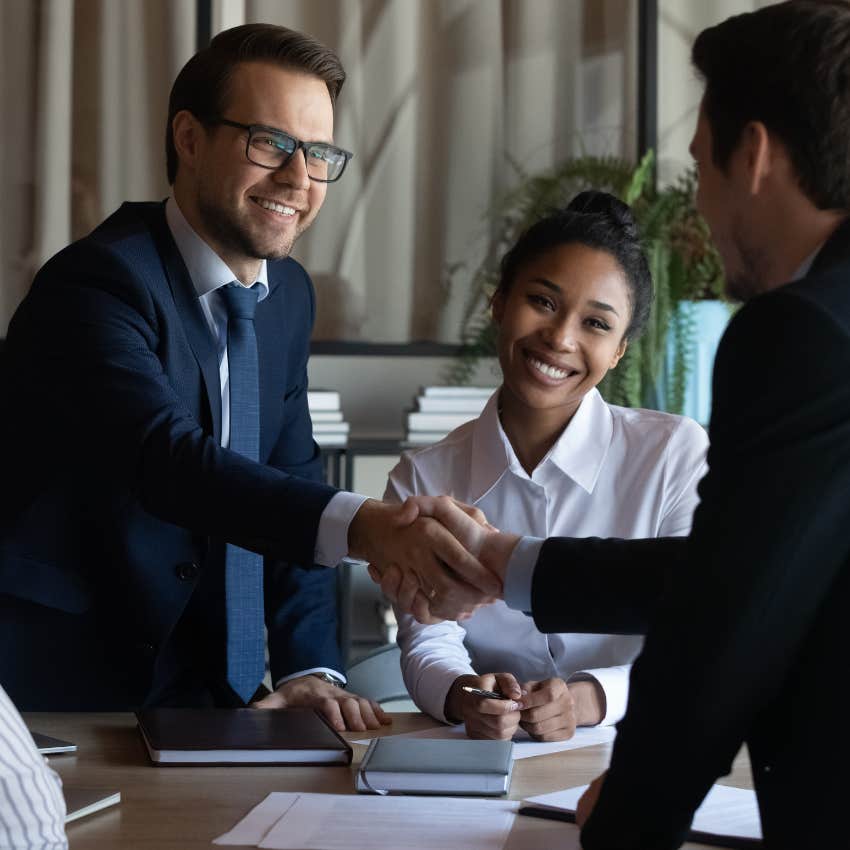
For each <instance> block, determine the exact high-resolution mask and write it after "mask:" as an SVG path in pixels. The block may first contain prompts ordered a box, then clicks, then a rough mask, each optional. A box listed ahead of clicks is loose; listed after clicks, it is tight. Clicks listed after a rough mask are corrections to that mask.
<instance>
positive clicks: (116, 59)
mask: <svg viewBox="0 0 850 850" xmlns="http://www.w3.org/2000/svg"><path fill="white" fill-rule="evenodd" d="M0 38H2V50H3V55H2V57H0V108H2V111H3V115H4V118H5V120H4V132H3V146H2V154H0V156H2V160H0V162H2V165H1V166H0V176H2V186H3V200H2V217H0V270H2V271H0V274H2V278H0V336H2V335H3V334H4V333H5V329H6V326H7V323H8V320H9V318H10V317H11V315H12V313H13V311H14V309H15V307H16V306H17V304H18V303H19V301H20V299H21V298H22V297H23V295H24V294H25V292H26V290H27V289H28V288H29V285H30V282H31V280H32V275H33V273H34V271H35V270H36V269H37V268H38V266H40V265H41V264H42V263H43V262H44V261H45V260H46V259H47V258H48V257H49V256H51V255H52V254H54V253H55V252H56V251H58V250H60V249H61V248H62V247H63V246H65V245H67V244H68V242H70V241H71V240H72V239H74V238H76V237H78V236H81V235H83V234H84V233H86V232H88V231H89V230H90V229H91V228H92V227H93V226H94V225H96V224H97V223H98V222H99V221H100V220H101V219H103V218H104V217H105V216H106V215H108V214H109V213H110V212H111V211H113V210H114V209H115V208H116V207H117V206H118V205H119V204H120V203H121V202H122V201H124V200H149V199H156V198H161V197H164V196H165V195H166V194H167V193H168V184H167V181H166V179H165V154H164V152H163V138H164V131H165V130H164V128H165V118H166V109H167V102H168V91H169V89H170V87H171V82H172V80H173V78H174V75H175V74H176V72H177V70H178V69H179V68H180V67H181V66H182V65H183V63H184V62H185V61H186V60H187V59H188V58H189V57H190V56H191V55H192V53H193V52H194V49H195V0H37V2H36V0H2V2H0Z"/></svg>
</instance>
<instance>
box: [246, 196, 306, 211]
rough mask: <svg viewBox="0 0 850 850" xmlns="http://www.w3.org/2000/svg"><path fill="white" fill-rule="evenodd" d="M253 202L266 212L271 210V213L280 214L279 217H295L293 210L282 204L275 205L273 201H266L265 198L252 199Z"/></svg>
mask: <svg viewBox="0 0 850 850" xmlns="http://www.w3.org/2000/svg"><path fill="white" fill-rule="evenodd" d="M254 200H255V201H256V202H257V203H258V204H259V205H260V206H261V207H262V208H263V209H266V210H271V211H272V212H276V213H280V214H281V215H295V212H296V211H295V210H294V209H293V208H292V207H285V206H284V205H283V204H278V203H275V202H274V201H267V200H266V199H265V198H254Z"/></svg>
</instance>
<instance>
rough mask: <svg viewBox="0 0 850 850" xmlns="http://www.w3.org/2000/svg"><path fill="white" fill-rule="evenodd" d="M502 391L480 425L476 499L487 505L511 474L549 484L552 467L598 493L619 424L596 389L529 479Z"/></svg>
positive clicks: (473, 476) (475, 442)
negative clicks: (502, 405)
mask: <svg viewBox="0 0 850 850" xmlns="http://www.w3.org/2000/svg"><path fill="white" fill-rule="evenodd" d="M499 392H500V390H497V391H496V392H495V393H494V394H493V395H492V396H490V399H489V400H488V402H487V404H486V405H485V407H484V410H483V411H482V413H481V416H480V417H479V418H478V419H477V420H476V421H475V424H474V432H473V436H472V463H471V469H470V488H471V493H470V495H471V496H472V498H473V499H474V502H478V501H479V500H480V499H482V498H483V497H484V496H485V495H486V494H487V493H488V492H489V491H490V490H491V489H492V488H493V487H494V486H495V485H496V484H497V483H498V481H499V480H500V479H501V477H502V476H503V475H504V474H505V472H507V471H508V470H510V471H511V472H513V473H514V474H515V475H518V476H519V477H520V478H530V479H531V480H532V481H537V482H538V483H541V484H544V485H545V484H546V483H547V482H546V480H545V479H546V478H548V477H549V475H550V474H551V472H552V471H554V470H552V469H551V468H552V467H555V469H556V470H558V471H559V472H560V473H563V474H564V475H566V476H567V477H569V478H570V479H572V480H573V481H574V482H575V483H576V484H578V485H579V487H581V488H582V489H583V490H585V491H586V492H587V493H592V492H593V488H594V487H595V486H596V481H597V479H598V478H599V473H600V471H601V469H602V466H603V464H604V463H605V457H606V455H607V453H608V447H609V446H610V444H611V437H612V435H613V433H614V423H613V419H612V416H611V411H610V409H609V408H608V405H607V404H605V402H604V401H603V399H602V396H601V395H599V392H598V390H597V389H596V388H595V387H594V389H592V390H591V391H590V392H589V393H588V394H587V395H586V396H585V397H584V398H583V399H582V401H581V404H580V405H579V408H578V410H577V411H576V412H575V415H574V416H573V418H572V420H571V421H570V423H569V425H567V427H566V428H565V429H564V431H563V433H562V434H561V436H560V437H558V439H557V440H556V441H555V443H554V445H553V446H552V448H551V449H549V451H548V452H547V454H546V456H545V457H544V458H543V460H541V461H540V463H539V464H538V465H537V468H536V469H534V470H533V472H532V474H531V475H530V476H529V475H528V473H527V472H526V471H525V469H523V466H522V464H521V463H520V461H519V459H518V458H517V456H516V452H515V451H514V449H513V446H512V445H511V442H510V440H509V439H508V437H507V435H506V434H505V432H504V429H503V428H502V423H501V422H500V421H499Z"/></svg>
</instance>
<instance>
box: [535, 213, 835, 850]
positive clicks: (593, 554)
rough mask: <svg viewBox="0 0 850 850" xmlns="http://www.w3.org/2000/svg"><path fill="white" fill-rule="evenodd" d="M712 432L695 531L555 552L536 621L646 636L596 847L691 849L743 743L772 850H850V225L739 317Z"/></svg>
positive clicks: (723, 357)
mask: <svg viewBox="0 0 850 850" xmlns="http://www.w3.org/2000/svg"><path fill="white" fill-rule="evenodd" d="M709 432H710V437H711V447H710V449H709V453H708V466H709V471H708V473H707V475H706V476H705V478H704V479H703V480H702V482H701V483H700V487H699V493H700V498H701V503H700V505H699V507H698V508H697V511H696V513H695V515H694V524H693V528H692V531H691V534H690V536H689V537H687V538H679V539H675V540H672V539H666V540H665V539H656V540H635V541H630V540H571V539H554V538H553V539H551V540H549V541H547V542H546V543H545V544H544V546H543V548H542V549H541V553H540V558H539V560H538V563H537V567H536V569H535V573H534V579H533V586H532V608H533V613H534V618H535V622H536V624H537V626H538V628H540V629H541V630H542V631H589V632H603V633H604V632H621V633H641V632H644V631H646V633H647V638H646V643H645V645H644V650H643V652H642V654H641V655H640V657H639V658H638V660H637V661H636V662H635V664H634V667H633V669H632V676H631V690H630V694H629V705H628V710H627V712H626V716H625V717H624V719H623V720H622V721H621V723H620V725H619V727H618V730H619V731H618V736H617V741H616V743H615V745H614V752H613V756H612V759H611V767H610V769H609V771H608V776H607V779H606V781H605V783H604V786H603V789H602V793H601V795H600V797H599V801H598V803H597V806H596V809H595V810H594V813H593V815H592V817H591V818H590V819H589V820H588V822H587V824H586V826H585V828H584V831H583V833H582V846H583V847H585V848H587V850H671V848H674V847H678V846H679V845H680V844H681V843H682V841H683V840H684V839H685V836H686V834H687V829H688V826H689V824H690V821H691V817H692V815H693V812H694V810H695V809H696V807H697V806H698V804H699V803H700V801H701V800H702V798H703V796H704V795H705V794H706V792H707V791H708V790H709V788H710V787H711V785H712V783H713V782H714V781H715V780H716V779H717V778H718V777H720V776H723V775H724V774H726V773H728V772H729V769H730V767H731V764H732V760H733V759H734V757H735V754H736V753H737V752H738V750H739V748H740V747H741V745H742V744H744V743H746V745H747V747H748V749H749V754H750V759H751V762H752V765H753V781H754V784H755V789H756V793H757V795H758V800H759V807H760V810H761V817H762V827H763V832H764V838H765V846H766V847H769V848H782V850H786V849H787V850H792V848H793V850H798V848H803V847H812V848H814V847H845V846H847V826H846V816H845V813H844V807H845V805H846V801H845V798H846V796H847V793H846V792H847V786H848V783H847V780H846V778H845V779H843V780H842V779H841V777H842V776H845V777H846V771H847V764H848V760H850V735H848V733H847V729H846V725H845V723H844V716H843V713H844V710H845V709H846V707H847V705H848V698H847V697H848V688H847V676H846V672H845V670H846V668H845V667H844V665H845V664H846V662H847V651H848V646H850V221H847V222H845V224H844V225H842V227H840V228H839V229H838V230H837V231H836V232H835V234H834V235H833V236H832V237H831V238H830V239H829V240H828V241H827V243H826V244H825V245H824V247H823V248H822V250H821V251H820V253H819V254H818V256H817V258H816V261H815V263H814V265H813V267H812V269H811V271H810V273H809V274H808V275H807V276H806V277H805V278H804V279H802V280H800V281H797V282H795V283H792V284H789V285H787V286H783V287H780V288H778V289H776V290H774V291H772V292H768V293H766V294H764V295H760V296H759V297H757V298H753V299H752V300H751V301H750V302H749V303H748V304H747V305H746V306H744V307H743V308H742V309H741V310H740V311H739V312H738V313H737V314H736V315H735V317H734V318H733V320H732V321H731V322H730V324H729V327H728V329H727V331H726V334H725V335H724V337H723V340H722V341H721V344H720V347H719V349H718V352H717V357H716V359H715V365H714V386H713V405H712V414H711V423H710V427H709Z"/></svg>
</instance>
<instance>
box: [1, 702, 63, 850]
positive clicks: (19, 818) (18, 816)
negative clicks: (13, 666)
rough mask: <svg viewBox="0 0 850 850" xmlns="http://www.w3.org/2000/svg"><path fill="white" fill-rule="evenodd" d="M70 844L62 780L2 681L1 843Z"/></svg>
mask: <svg viewBox="0 0 850 850" xmlns="http://www.w3.org/2000/svg"><path fill="white" fill-rule="evenodd" d="M67 847H68V839H67V838H66V837H65V799H64V797H63V796H62V782H61V780H60V779H59V777H58V776H57V774H56V773H55V772H54V771H53V770H51V768H50V767H48V765H47V761H46V760H45V759H44V758H43V757H42V756H41V755H40V754H39V752H38V750H37V749H36V747H35V744H34V742H33V740H32V737H31V735H30V734H29V731H28V730H27V728H26V726H25V725H24V721H23V720H22V719H21V715H20V714H18V712H17V710H16V709H15V706H14V705H12V701H11V700H10V699H9V697H8V696H7V694H6V692H5V691H4V690H3V688H2V687H0V848H15V850H66V848H67Z"/></svg>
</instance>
